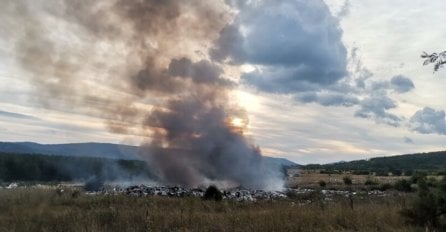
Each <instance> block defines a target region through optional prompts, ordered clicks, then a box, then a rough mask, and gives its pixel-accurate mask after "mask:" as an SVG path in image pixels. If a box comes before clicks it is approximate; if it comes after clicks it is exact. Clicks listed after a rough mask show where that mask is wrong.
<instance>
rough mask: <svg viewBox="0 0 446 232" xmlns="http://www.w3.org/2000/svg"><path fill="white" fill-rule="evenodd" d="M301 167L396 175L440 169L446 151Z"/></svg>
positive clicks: (329, 170) (445, 167)
mask: <svg viewBox="0 0 446 232" xmlns="http://www.w3.org/2000/svg"><path fill="white" fill-rule="evenodd" d="M303 168H304V169H319V170H325V171H327V172H334V171H353V172H357V173H363V174H366V173H372V172H375V173H377V174H386V173H389V172H391V173H393V174H396V175H399V174H401V173H406V174H408V173H411V172H413V171H415V170H422V171H441V170H443V169H446V151H439V152H429V153H419V154H409V155H398V156H388V157H378V158H371V159H368V160H356V161H350V162H338V163H332V164H324V165H319V164H310V165H306V166H304V167H303Z"/></svg>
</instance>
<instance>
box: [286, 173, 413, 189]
mask: <svg viewBox="0 0 446 232" xmlns="http://www.w3.org/2000/svg"><path fill="white" fill-rule="evenodd" d="M344 177H349V178H350V179H351V180H352V184H353V185H355V186H359V187H361V186H364V183H365V182H366V181H367V180H371V181H373V182H375V183H377V184H394V183H395V182H397V181H398V180H402V179H410V177H408V176H369V175H353V174H325V173H312V172H309V173H307V172H302V173H300V174H299V176H298V177H289V178H288V186H289V187H297V186H299V187H302V186H305V187H313V188H314V187H317V186H319V182H320V181H324V182H325V183H326V184H327V187H335V188H340V187H342V186H344V185H345V184H344V181H343V178H344Z"/></svg>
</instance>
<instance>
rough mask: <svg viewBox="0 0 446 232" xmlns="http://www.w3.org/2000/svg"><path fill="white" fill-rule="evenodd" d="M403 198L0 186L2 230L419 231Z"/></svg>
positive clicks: (0, 224)
mask: <svg viewBox="0 0 446 232" xmlns="http://www.w3.org/2000/svg"><path fill="white" fill-rule="evenodd" d="M404 205H405V199H400V198H392V197H389V198H386V199H384V198H381V199H364V200H356V201H355V202H354V207H353V209H352V208H351V205H350V202H349V201H347V200H336V201H333V202H328V203H324V202H322V201H315V202H314V203H309V204H301V203H300V202H298V201H292V200H284V201H276V202H270V201H265V202H234V201H223V202H213V201H203V200H201V199H197V198H167V197H140V198H137V197H130V196H123V195H120V196H87V195H84V194H80V195H78V194H73V192H70V191H68V192H64V193H62V194H58V193H57V192H56V191H54V190H36V189H16V190H0V231H5V232H6V231H8V232H9V231H67V232H68V231H418V230H417V229H419V228H415V227H411V226H409V225H406V224H405V223H404V219H403V218H402V217H401V215H400V214H399V211H400V210H401V209H402V208H403V207H404Z"/></svg>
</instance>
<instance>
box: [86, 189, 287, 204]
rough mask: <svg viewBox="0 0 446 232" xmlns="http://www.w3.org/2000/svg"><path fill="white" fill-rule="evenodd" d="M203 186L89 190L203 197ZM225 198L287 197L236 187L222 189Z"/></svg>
mask: <svg viewBox="0 0 446 232" xmlns="http://www.w3.org/2000/svg"><path fill="white" fill-rule="evenodd" d="M205 191H206V190H205V189H203V188H184V187H180V186H173V187H168V186H145V185H135V186H129V187H125V188H124V187H119V186H114V187H112V186H105V187H103V188H102V189H101V190H99V191H94V192H88V193H87V194H90V195H118V194H125V195H129V196H135V197H143V196H168V197H200V198H201V197H203V196H204V193H205ZM221 193H222V197H223V200H235V201H256V200H279V199H285V198H287V196H286V194H285V193H283V192H279V191H264V190H251V189H243V188H235V189H229V190H223V191H221Z"/></svg>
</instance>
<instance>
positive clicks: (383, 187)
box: [379, 183, 393, 191]
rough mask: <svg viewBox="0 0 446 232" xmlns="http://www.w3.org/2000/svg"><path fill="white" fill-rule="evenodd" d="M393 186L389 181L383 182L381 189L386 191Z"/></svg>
mask: <svg viewBox="0 0 446 232" xmlns="http://www.w3.org/2000/svg"><path fill="white" fill-rule="evenodd" d="M391 188H393V186H392V185H391V184H389V183H385V184H382V185H380V186H379V190H381V191H386V190H389V189H391Z"/></svg>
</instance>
